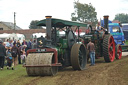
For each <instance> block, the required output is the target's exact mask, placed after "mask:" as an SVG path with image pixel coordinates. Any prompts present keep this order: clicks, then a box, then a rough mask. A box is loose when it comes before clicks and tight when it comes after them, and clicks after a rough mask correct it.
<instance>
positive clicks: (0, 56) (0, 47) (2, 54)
mask: <svg viewBox="0 0 128 85" xmlns="http://www.w3.org/2000/svg"><path fill="white" fill-rule="evenodd" d="M35 47H36V40H32V39H30V40H29V41H26V40H23V42H22V43H20V41H19V40H17V41H16V40H10V39H7V42H6V43H5V42H3V41H2V40H1V39H0V69H1V70H2V69H3V67H4V65H5V66H7V69H12V70H14V69H15V67H16V65H17V64H25V58H26V52H27V50H28V49H34V48H35Z"/></svg>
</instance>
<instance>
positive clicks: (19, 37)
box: [6, 33, 25, 43]
mask: <svg viewBox="0 0 128 85" xmlns="http://www.w3.org/2000/svg"><path fill="white" fill-rule="evenodd" d="M6 39H11V40H16V41H17V40H19V41H20V43H22V42H23V40H24V39H25V36H24V35H23V34H15V33H12V34H10V35H9V36H8V37H7V38H6Z"/></svg>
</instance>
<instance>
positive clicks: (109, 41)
mask: <svg viewBox="0 0 128 85" xmlns="http://www.w3.org/2000/svg"><path fill="white" fill-rule="evenodd" d="M103 56H104V60H105V62H112V61H113V60H114V59H115V42H114V38H113V36H112V35H110V34H108V35H105V37H104V39H103Z"/></svg>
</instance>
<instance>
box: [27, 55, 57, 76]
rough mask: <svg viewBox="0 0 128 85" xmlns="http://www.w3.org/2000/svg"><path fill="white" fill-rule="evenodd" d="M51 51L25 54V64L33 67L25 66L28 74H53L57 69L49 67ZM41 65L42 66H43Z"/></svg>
mask: <svg viewBox="0 0 128 85" xmlns="http://www.w3.org/2000/svg"><path fill="white" fill-rule="evenodd" d="M52 57H53V53H30V54H29V55H28V56H27V60H26V64H27V65H32V66H35V67H27V68H26V70H27V74H28V75H29V76H37V75H40V76H46V75H55V74H56V73H57V71H58V68H57V67H51V66H50V65H51V64H52V63H53V61H52ZM41 66H44V67H43V68H42V67H41Z"/></svg>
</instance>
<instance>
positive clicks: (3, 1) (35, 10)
mask: <svg viewBox="0 0 128 85" xmlns="http://www.w3.org/2000/svg"><path fill="white" fill-rule="evenodd" d="M74 1H77V0H0V21H4V22H13V21H14V12H16V24H17V25H18V26H19V27H21V28H22V29H28V28H29V25H30V22H31V21H32V20H41V19H44V18H45V16H46V15H51V16H52V17H54V18H60V19H65V20H71V13H72V12H74V4H73V2H74ZM79 2H81V3H87V4H89V3H91V4H92V5H93V7H95V8H96V12H97V18H98V19H99V20H100V18H101V19H102V18H103V16H104V15H109V19H110V20H113V19H114V17H115V15H116V14H117V13H127V14H128V0H79Z"/></svg>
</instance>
